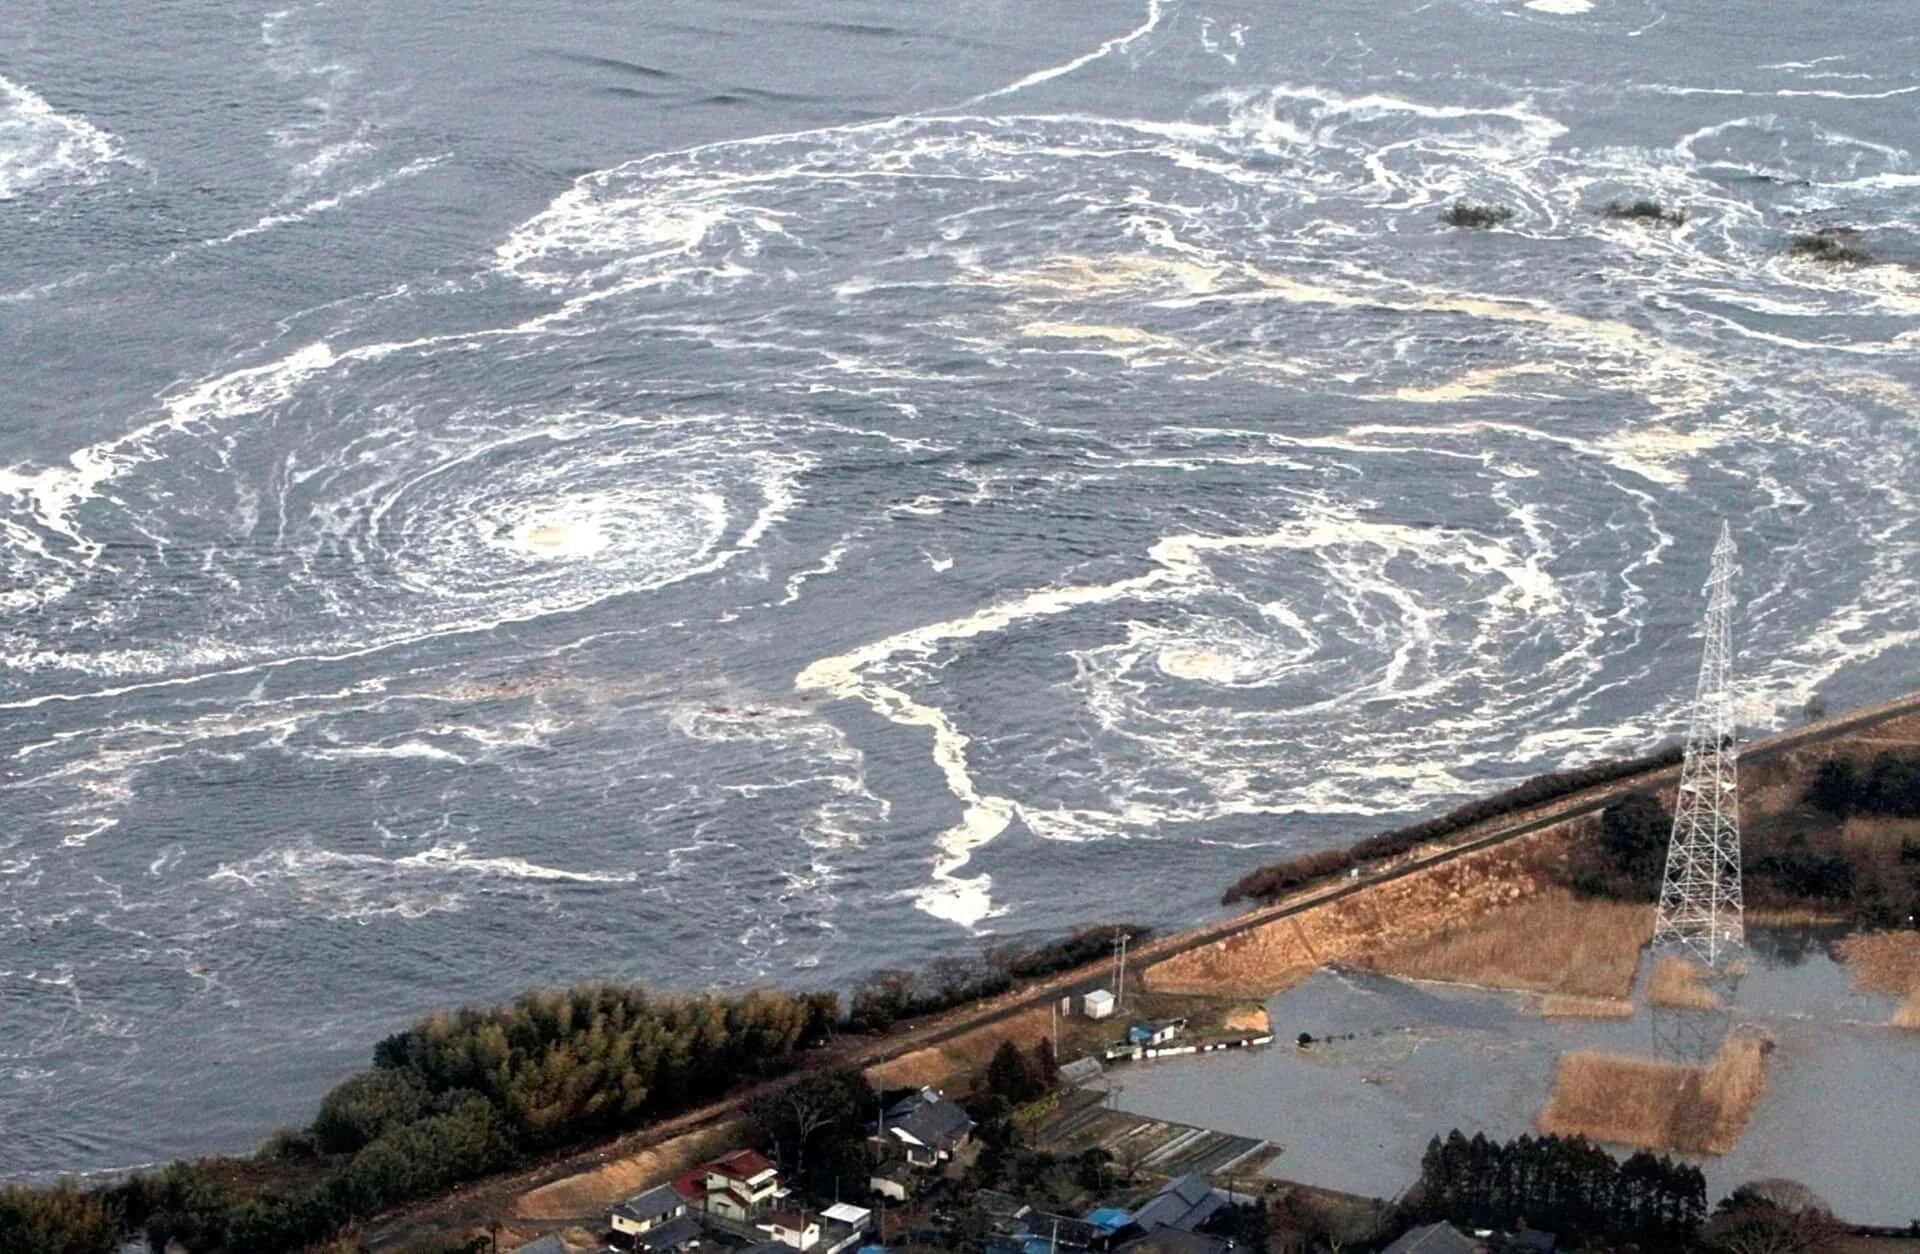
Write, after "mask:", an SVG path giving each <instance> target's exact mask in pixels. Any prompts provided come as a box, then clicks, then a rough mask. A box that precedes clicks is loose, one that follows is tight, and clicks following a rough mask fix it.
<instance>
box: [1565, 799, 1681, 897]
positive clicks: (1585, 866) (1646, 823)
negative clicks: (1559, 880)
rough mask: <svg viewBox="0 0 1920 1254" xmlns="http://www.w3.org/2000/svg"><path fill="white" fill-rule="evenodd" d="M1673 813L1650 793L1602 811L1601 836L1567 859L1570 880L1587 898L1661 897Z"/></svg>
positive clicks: (1578, 849)
mask: <svg viewBox="0 0 1920 1254" xmlns="http://www.w3.org/2000/svg"><path fill="white" fill-rule="evenodd" d="M1672 831H1673V816H1672V815H1670V814H1668V813H1667V808H1666V806H1664V805H1662V804H1661V803H1660V799H1659V798H1658V797H1655V796H1654V795H1653V794H1651V793H1640V792H1637V793H1633V794H1631V795H1629V796H1625V797H1622V798H1620V800H1618V801H1616V802H1614V803H1613V804H1612V805H1610V806H1608V807H1607V808H1606V809H1605V810H1603V811H1601V812H1600V836H1599V839H1598V840H1596V841H1593V842H1592V843H1591V844H1585V845H1581V846H1578V847H1577V848H1576V849H1575V850H1574V853H1573V855H1572V857H1571V858H1569V860H1568V865H1567V876H1566V878H1567V884H1568V887H1570V888H1572V889H1573V890H1574V891H1575V892H1577V893H1580V894H1582V895H1583V896H1587V897H1604V898H1606V899H1608V900H1611V901H1657V900H1659V897H1660V879H1661V875H1662V873H1663V872H1664V871H1665V869H1666V855H1667V842H1668V839H1669V837H1670V836H1671V834H1672Z"/></svg>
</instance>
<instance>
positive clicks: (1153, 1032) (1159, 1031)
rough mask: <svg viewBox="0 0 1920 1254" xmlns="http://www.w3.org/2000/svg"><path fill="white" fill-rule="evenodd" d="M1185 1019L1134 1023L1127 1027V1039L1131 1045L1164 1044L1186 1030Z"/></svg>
mask: <svg viewBox="0 0 1920 1254" xmlns="http://www.w3.org/2000/svg"><path fill="white" fill-rule="evenodd" d="M1186 1028H1187V1021H1186V1020H1185V1019H1166V1020H1163V1021H1161V1022H1159V1023H1136V1024H1134V1025H1133V1026H1132V1027H1130V1028H1128V1029H1127V1041H1128V1043H1129V1044H1133V1045H1143V1046H1148V1047H1151V1046H1154V1045H1164V1044H1166V1043H1167V1042H1168V1041H1170V1040H1172V1039H1173V1038H1174V1037H1176V1036H1178V1035H1180V1033H1182V1032H1184V1031H1186Z"/></svg>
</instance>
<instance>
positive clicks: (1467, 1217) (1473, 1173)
mask: <svg viewBox="0 0 1920 1254" xmlns="http://www.w3.org/2000/svg"><path fill="white" fill-rule="evenodd" d="M1411 1197H1412V1199H1413V1202H1412V1210H1413V1216H1414V1217H1415V1218H1417V1219H1421V1220H1436V1219H1445V1220H1448V1221H1450V1222H1452V1223H1456V1224H1461V1225H1463V1226H1467V1227H1475V1228H1512V1227H1514V1226H1516V1225H1518V1224H1520V1223H1522V1222H1525V1223H1529V1224H1532V1225H1534V1226H1536V1227H1540V1228H1546V1229H1548V1230H1550V1231H1555V1232H1578V1233H1581V1234H1582V1235H1584V1236H1588V1237H1599V1238H1604V1239H1609V1240H1613V1241H1634V1242H1637V1243H1639V1244H1641V1245H1643V1246H1646V1245H1649V1244H1654V1245H1659V1244H1679V1243H1683V1242H1684V1240H1685V1239H1686V1238H1687V1237H1688V1236H1689V1235H1690V1234H1691V1233H1692V1232H1693V1231H1694V1230H1695V1229H1696V1228H1698V1227H1699V1226H1700V1223H1701V1221H1702V1220H1703V1219H1704V1218H1705V1217H1706V1213H1707V1181H1706V1177H1705V1176H1704V1175H1702V1174H1701V1172H1700V1169H1699V1168H1698V1167H1694V1166H1691V1165H1689V1164H1687V1163H1680V1162H1675V1161H1674V1160H1673V1159H1671V1158H1668V1157H1664V1156H1663V1157H1659V1158H1656V1157H1654V1156H1653V1155H1652V1154H1649V1153H1646V1152H1644V1151H1642V1152H1640V1153H1637V1154H1634V1155H1633V1156H1632V1157H1630V1158H1628V1159H1626V1160H1625V1161H1624V1162H1622V1161H1619V1160H1616V1159H1615V1158H1614V1157H1613V1156H1612V1155H1611V1154H1609V1153H1607V1152H1606V1151H1605V1150H1603V1149H1601V1148H1600V1147H1599V1146H1597V1145H1595V1144H1593V1142H1591V1141H1588V1140H1587V1139H1586V1138H1584V1137H1560V1136H1540V1137H1533V1136H1522V1137H1519V1138H1517V1139H1515V1140H1512V1141H1504V1142H1501V1141H1491V1140H1488V1139H1487V1137H1486V1136H1485V1135H1476V1136H1474V1137H1473V1138H1472V1139H1470V1140H1469V1139H1468V1138H1467V1137H1466V1136H1465V1135H1464V1134H1462V1133H1461V1132H1459V1131H1458V1130H1455V1131H1453V1132H1451V1133H1449V1134H1448V1135H1447V1136H1446V1138H1445V1139H1444V1140H1443V1139H1441V1138H1439V1137H1435V1138H1434V1139H1433V1141H1432V1142H1431V1143H1429V1144H1428V1146H1427V1152H1426V1154H1425V1155H1424V1156H1423V1157H1422V1158H1421V1161H1420V1180H1419V1183H1418V1184H1417V1185H1416V1186H1415V1188H1414V1191H1413V1193H1412V1194H1411Z"/></svg>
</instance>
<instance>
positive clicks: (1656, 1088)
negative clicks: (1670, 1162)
mask: <svg viewBox="0 0 1920 1254" xmlns="http://www.w3.org/2000/svg"><path fill="white" fill-rule="evenodd" d="M1768 1048H1769V1045H1768V1042H1766V1041H1763V1040H1760V1039H1757V1038H1755V1037H1749V1036H1734V1037H1729V1038H1728V1040H1727V1042H1726V1043H1725V1044H1724V1045H1722V1046H1721V1047H1720V1054H1719V1056H1718V1057H1716V1058H1715V1059H1714V1060H1713V1062H1712V1063H1711V1064H1710V1065H1708V1066H1706V1067H1681V1066H1676V1065H1674V1064H1672V1063H1664V1062H1655V1061H1653V1060H1652V1059H1650V1058H1632V1057H1628V1056H1625V1055H1621V1054H1605V1053H1598V1052H1590V1051H1582V1052H1578V1053H1572V1054H1568V1055H1566V1056H1565V1057H1563V1058H1562V1059H1561V1060H1560V1070H1559V1073H1558V1074H1557V1075H1556V1076H1555V1077H1554V1082H1553V1093H1552V1095H1551V1096H1550V1097H1549V1098H1548V1099H1547V1106H1546V1109H1545V1110H1543V1111H1541V1112H1540V1119H1539V1126H1540V1130H1541V1131H1542V1132H1553V1133H1559V1134H1561V1135H1563V1136H1585V1137H1590V1138H1592V1139H1593V1140H1596V1141H1606V1142H1611V1143H1613V1144H1616V1145H1635V1146H1640V1147H1642V1148H1645V1149H1657V1150H1681V1151H1684V1152H1687V1153H1695V1154H1724V1153H1726V1152H1727V1151H1728V1150H1730V1149H1732V1148H1733V1146H1734V1144H1735V1143H1736V1142H1738V1141H1739V1139H1740V1134H1741V1133H1742V1132H1744V1131H1745V1130H1746V1126H1747V1117H1748V1115H1749V1114H1750V1113H1752V1110H1753V1106H1754V1103H1755V1102H1757V1101H1758V1100H1759V1098H1760V1091H1761V1089H1762V1087H1763V1086H1764V1084H1765V1080H1766V1055H1767V1050H1768Z"/></svg>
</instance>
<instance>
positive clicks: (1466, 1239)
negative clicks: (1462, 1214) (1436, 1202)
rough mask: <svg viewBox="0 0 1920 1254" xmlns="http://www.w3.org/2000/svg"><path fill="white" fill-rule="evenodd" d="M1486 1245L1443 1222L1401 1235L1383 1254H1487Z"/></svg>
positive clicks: (1413, 1229)
mask: <svg viewBox="0 0 1920 1254" xmlns="http://www.w3.org/2000/svg"><path fill="white" fill-rule="evenodd" d="M1486 1249H1487V1247H1486V1245H1485V1244H1484V1243H1482V1242H1480V1241H1476V1240H1474V1239H1473V1238H1472V1237H1470V1236H1468V1235H1467V1234H1465V1233H1464V1232H1461V1231H1460V1230H1459V1229H1458V1228H1456V1227H1454V1226H1453V1225H1452V1224H1450V1223H1447V1222H1446V1221H1444V1220H1442V1221H1441V1222H1440V1223H1437V1224H1426V1225H1423V1226H1422V1227H1419V1228H1411V1229H1409V1230H1407V1231H1406V1232H1403V1233H1401V1234H1400V1236H1399V1238H1398V1239H1396V1240H1395V1241H1394V1243H1393V1244H1392V1245H1389V1246H1388V1247H1387V1248H1386V1249H1385V1250H1382V1251H1381V1254H1486Z"/></svg>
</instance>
